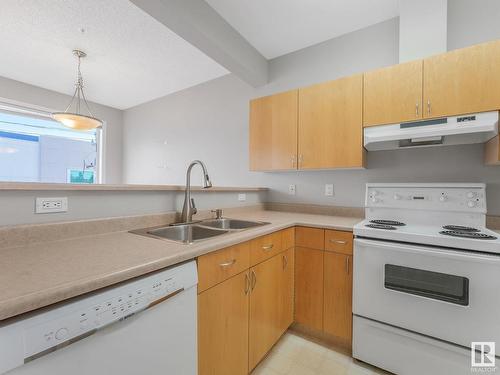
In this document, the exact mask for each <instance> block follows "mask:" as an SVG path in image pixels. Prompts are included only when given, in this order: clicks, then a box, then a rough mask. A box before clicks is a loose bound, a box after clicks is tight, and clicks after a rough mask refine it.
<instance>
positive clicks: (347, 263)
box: [345, 257, 350, 275]
mask: <svg viewBox="0 0 500 375" xmlns="http://www.w3.org/2000/svg"><path fill="white" fill-rule="evenodd" d="M345 268H346V271H347V274H348V275H349V268H350V267H349V257H346V258H345Z"/></svg>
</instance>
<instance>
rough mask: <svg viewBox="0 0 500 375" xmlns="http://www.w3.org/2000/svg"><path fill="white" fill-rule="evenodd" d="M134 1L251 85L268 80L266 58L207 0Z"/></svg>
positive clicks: (133, 1) (260, 84) (262, 83)
mask: <svg viewBox="0 0 500 375" xmlns="http://www.w3.org/2000/svg"><path fill="white" fill-rule="evenodd" d="M131 2H132V3H133V4H135V5H136V6H137V7H139V8H140V9H142V10H143V11H145V12H146V13H148V14H149V15H150V16H152V17H153V18H155V19H156V20H157V21H159V22H160V23H162V24H163V25H165V26H166V27H167V28H169V29H170V30H172V31H173V32H174V33H176V34H177V35H179V36H180V37H181V38H183V39H184V40H186V41H187V42H189V43H190V44H192V45H193V46H195V47H196V48H198V49H199V50H200V51H202V52H203V53H205V54H206V55H207V56H209V57H211V58H212V59H213V60H214V61H216V62H217V63H219V64H220V65H222V66H223V67H225V68H226V69H227V70H229V71H230V72H231V73H234V74H235V75H237V76H238V77H239V78H240V79H242V80H243V81H245V82H247V83H248V84H250V85H251V86H253V87H258V86H262V85H264V84H266V83H267V75H268V62H267V60H266V58H265V57H264V56H262V55H261V54H260V53H259V52H258V51H257V50H256V49H255V48H254V47H253V46H252V45H251V44H250V43H248V42H247V40H246V39H245V38H243V37H242V36H241V35H240V34H239V33H238V32H237V31H236V30H235V29H234V28H233V27H232V26H231V25H229V23H227V22H226V20H224V18H222V17H221V16H220V15H219V13H217V12H216V11H215V10H214V9H213V8H212V7H210V5H208V3H206V2H205V1H204V0H131ZM146 43H147V41H146Z"/></svg>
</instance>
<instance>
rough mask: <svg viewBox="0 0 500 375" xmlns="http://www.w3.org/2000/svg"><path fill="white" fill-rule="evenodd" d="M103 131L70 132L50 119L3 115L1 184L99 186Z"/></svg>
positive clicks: (0, 127)
mask: <svg viewBox="0 0 500 375" xmlns="http://www.w3.org/2000/svg"><path fill="white" fill-rule="evenodd" d="M99 140H100V130H93V131H88V132H81V131H75V130H71V129H68V128H66V127H64V126H63V125H61V124H60V123H59V122H57V121H54V120H52V119H51V118H50V117H48V116H46V115H45V116H36V115H31V114H25V113H21V112H13V111H0V181H18V182H52V183H88V184H92V183H98V182H100V177H99V165H100V160H99V156H100V154H101V153H100V152H99Z"/></svg>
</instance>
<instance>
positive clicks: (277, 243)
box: [250, 231, 282, 266]
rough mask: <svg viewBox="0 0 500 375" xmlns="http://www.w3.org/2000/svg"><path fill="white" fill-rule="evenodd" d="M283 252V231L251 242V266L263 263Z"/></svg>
mask: <svg viewBox="0 0 500 375" xmlns="http://www.w3.org/2000/svg"><path fill="white" fill-rule="evenodd" d="M281 251H282V231H279V232H274V233H271V234H268V235H265V236H262V237H259V238H256V239H255V240H251V241H250V266H254V265H256V264H257V263H260V262H263V261H265V260H266V259H269V258H271V257H273V256H275V255H276V254H278V253H280V252H281Z"/></svg>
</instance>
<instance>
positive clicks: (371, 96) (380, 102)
mask: <svg viewBox="0 0 500 375" xmlns="http://www.w3.org/2000/svg"><path fill="white" fill-rule="evenodd" d="M422 74H423V61H422V60H417V61H411V62H408V63H404V64H398V65H394V66H390V67H387V68H383V69H378V70H374V71H371V72H367V73H365V74H364V83H363V88H364V91H363V92H364V93H363V98H364V101H363V125H364V126H373V125H382V124H393V123H400V122H405V121H414V120H418V119H421V118H422Z"/></svg>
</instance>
